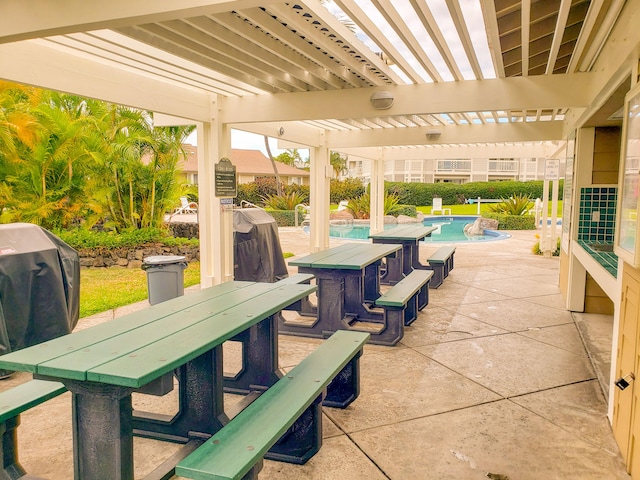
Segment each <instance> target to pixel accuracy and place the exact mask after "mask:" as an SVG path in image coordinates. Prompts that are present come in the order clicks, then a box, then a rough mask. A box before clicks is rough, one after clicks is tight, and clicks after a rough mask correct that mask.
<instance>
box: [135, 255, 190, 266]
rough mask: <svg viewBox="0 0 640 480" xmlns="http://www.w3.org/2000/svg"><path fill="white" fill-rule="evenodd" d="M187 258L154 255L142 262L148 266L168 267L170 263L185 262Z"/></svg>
mask: <svg viewBox="0 0 640 480" xmlns="http://www.w3.org/2000/svg"><path fill="white" fill-rule="evenodd" d="M185 259H186V257H183V256H180V255H153V256H151V257H147V258H145V259H143V260H142V262H143V263H146V264H148V265H166V264H168V263H180V262H184V261H185Z"/></svg>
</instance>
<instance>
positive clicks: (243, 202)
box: [240, 200, 264, 210]
mask: <svg viewBox="0 0 640 480" xmlns="http://www.w3.org/2000/svg"><path fill="white" fill-rule="evenodd" d="M240 208H259V209H260V210H264V208H262V207H259V206H258V205H256V204H255V203H251V202H249V201H248V200H241V201H240Z"/></svg>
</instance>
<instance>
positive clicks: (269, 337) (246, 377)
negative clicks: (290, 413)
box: [224, 315, 282, 394]
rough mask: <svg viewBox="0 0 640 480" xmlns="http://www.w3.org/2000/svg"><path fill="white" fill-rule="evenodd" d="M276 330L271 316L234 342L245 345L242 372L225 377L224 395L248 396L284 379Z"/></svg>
mask: <svg viewBox="0 0 640 480" xmlns="http://www.w3.org/2000/svg"><path fill="white" fill-rule="evenodd" d="M277 328H278V327H277V325H276V323H275V316H274V315H272V316H270V317H268V318H265V319H264V320H262V321H261V322H260V323H258V324H257V325H254V326H252V327H251V328H250V329H249V330H245V331H244V332H242V333H241V334H239V335H237V336H235V337H234V338H233V339H232V340H237V341H239V342H241V343H242V370H240V372H238V373H237V374H236V375H235V376H234V377H224V391H225V392H228V393H242V394H246V393H249V392H250V391H251V390H254V388H253V387H254V386H263V387H270V386H272V385H273V384H274V383H276V382H277V381H278V380H279V379H280V378H281V377H282V372H281V371H280V368H279V367H278V333H277Z"/></svg>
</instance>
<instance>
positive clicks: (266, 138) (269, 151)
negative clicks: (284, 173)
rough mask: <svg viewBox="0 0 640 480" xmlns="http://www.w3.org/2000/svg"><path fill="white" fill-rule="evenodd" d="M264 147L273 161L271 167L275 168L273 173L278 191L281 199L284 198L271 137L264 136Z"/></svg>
mask: <svg viewBox="0 0 640 480" xmlns="http://www.w3.org/2000/svg"><path fill="white" fill-rule="evenodd" d="M264 146H265V148H266V149H267V155H268V157H269V160H271V167H273V173H274V174H275V176H276V191H277V195H278V196H279V197H281V196H282V185H281V184H280V175H279V174H278V167H277V166H276V161H275V159H274V158H273V154H272V153H271V147H270V146H269V137H267V136H266V135H265V136H264Z"/></svg>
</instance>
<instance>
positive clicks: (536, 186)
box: [385, 180, 563, 206]
mask: <svg viewBox="0 0 640 480" xmlns="http://www.w3.org/2000/svg"><path fill="white" fill-rule="evenodd" d="M385 189H386V191H387V192H389V193H396V194H398V196H399V198H400V203H403V204H409V205H418V206H430V205H432V203H433V197H441V198H442V204H443V205H462V204H463V203H465V201H466V200H467V199H474V198H478V197H480V198H509V197H510V196H512V195H513V194H514V193H516V194H521V195H529V196H530V197H531V198H532V199H535V198H542V191H543V181H542V180H535V181H529V182H518V181H505V182H469V183H463V184H457V183H401V182H386V183H385ZM562 192H563V181H562V180H560V183H559V199H560V200H562ZM550 194H551V192H550Z"/></svg>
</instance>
